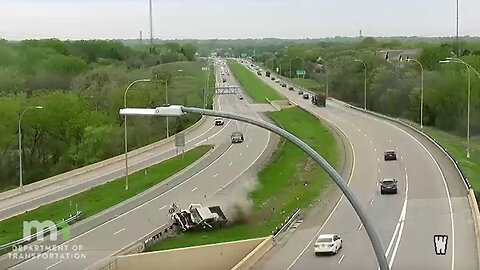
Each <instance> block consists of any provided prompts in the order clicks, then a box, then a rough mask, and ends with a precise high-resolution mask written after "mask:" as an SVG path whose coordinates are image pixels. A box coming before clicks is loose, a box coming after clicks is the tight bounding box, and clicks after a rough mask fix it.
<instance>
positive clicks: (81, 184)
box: [0, 99, 221, 220]
mask: <svg viewBox="0 0 480 270" xmlns="http://www.w3.org/2000/svg"><path fill="white" fill-rule="evenodd" d="M218 100H219V99H218ZM217 104H218V107H219V108H220V107H221V102H220V100H219V101H218V102H217ZM212 126H213V118H211V117H209V118H208V119H206V120H205V122H204V123H202V124H201V125H200V126H199V127H198V128H196V129H194V130H192V131H191V132H188V133H187V135H186V136H187V138H188V137H191V138H193V139H190V140H187V142H186V149H187V150H189V149H192V148H194V145H195V143H197V140H199V139H201V138H203V136H214V135H215V134H213V133H214V132H215V130H212ZM175 155H176V152H175V151H174V144H173V142H172V143H166V144H163V145H160V146H158V147H155V148H153V149H151V150H149V151H147V152H145V153H142V154H139V155H136V156H133V157H130V158H129V161H130V164H129V167H130V166H131V167H132V168H134V169H135V168H138V170H139V169H143V168H145V167H148V166H151V165H153V164H155V163H158V162H160V161H163V160H166V159H169V158H171V157H173V156H175ZM123 170H124V162H123V161H118V162H116V163H114V164H110V165H107V166H104V167H101V168H99V169H96V170H92V171H89V172H86V173H83V174H81V175H78V176H73V177H71V178H69V179H68V180H65V181H62V182H59V183H57V184H52V185H48V186H45V187H42V188H39V189H35V190H33V191H31V192H27V193H23V194H20V195H18V196H14V197H11V198H8V199H5V200H1V201H0V220H3V219H7V218H9V217H12V216H15V215H18V214H21V213H23V212H25V211H28V210H32V209H34V208H37V207H38V206H40V205H44V204H47V203H50V202H53V201H57V200H60V199H62V198H65V197H68V196H71V195H74V194H77V193H80V192H82V191H85V190H87V189H89V188H91V187H94V186H97V185H100V184H103V183H105V182H107V181H110V180H113V179H115V178H117V177H119V176H122V171H123ZM133 172H135V170H131V171H130V173H133Z"/></svg>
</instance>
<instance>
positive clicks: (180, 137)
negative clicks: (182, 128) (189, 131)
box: [175, 133, 185, 147]
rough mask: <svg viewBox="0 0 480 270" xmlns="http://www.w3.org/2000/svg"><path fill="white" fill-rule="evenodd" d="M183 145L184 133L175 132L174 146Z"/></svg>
mask: <svg viewBox="0 0 480 270" xmlns="http://www.w3.org/2000/svg"><path fill="white" fill-rule="evenodd" d="M184 146H185V134H184V133H178V134H175V147H184Z"/></svg>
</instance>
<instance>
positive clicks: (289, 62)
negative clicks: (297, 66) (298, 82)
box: [284, 54, 292, 78]
mask: <svg viewBox="0 0 480 270" xmlns="http://www.w3.org/2000/svg"><path fill="white" fill-rule="evenodd" d="M284 56H286V57H287V58H288V77H289V78H292V59H291V58H290V56H288V55H286V54H285V55H284Z"/></svg>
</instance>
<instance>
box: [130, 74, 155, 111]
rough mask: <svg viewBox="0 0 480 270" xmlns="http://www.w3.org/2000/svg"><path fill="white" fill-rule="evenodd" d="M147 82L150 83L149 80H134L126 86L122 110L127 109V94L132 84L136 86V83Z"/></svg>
mask: <svg viewBox="0 0 480 270" xmlns="http://www.w3.org/2000/svg"><path fill="white" fill-rule="evenodd" d="M149 81H151V80H150V79H139V80H135V81H133V82H131V83H130V84H129V85H128V86H127V89H125V93H124V94H123V108H127V92H128V90H129V89H130V87H132V86H133V85H134V84H136V83H138V82H149Z"/></svg>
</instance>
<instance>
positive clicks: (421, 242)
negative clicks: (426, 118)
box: [254, 76, 478, 270]
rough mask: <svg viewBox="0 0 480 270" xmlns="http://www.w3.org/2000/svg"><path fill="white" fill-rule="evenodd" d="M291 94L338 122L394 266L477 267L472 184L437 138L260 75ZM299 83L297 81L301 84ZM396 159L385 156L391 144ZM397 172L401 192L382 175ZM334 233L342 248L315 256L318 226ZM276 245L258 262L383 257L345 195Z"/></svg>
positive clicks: (341, 264)
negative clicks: (439, 246) (390, 191)
mask: <svg viewBox="0 0 480 270" xmlns="http://www.w3.org/2000/svg"><path fill="white" fill-rule="evenodd" d="M261 79H262V80H264V81H265V82H266V83H267V84H269V85H270V86H272V87H273V88H274V89H276V90H277V91H278V92H280V93H281V94H283V95H284V96H286V97H287V98H288V99H290V100H291V101H293V102H295V103H297V104H298V105H299V106H300V107H302V108H304V109H305V110H307V111H309V112H310V113H312V114H314V115H317V116H319V117H320V118H323V119H324V121H326V122H328V123H330V124H331V125H334V126H336V127H337V128H339V129H340V130H341V131H342V132H344V134H345V135H346V137H347V138H348V139H349V140H350V141H351V143H352V147H353V153H354V162H353V170H352V173H351V177H350V178H349V179H347V180H348V181H349V187H350V188H351V189H353V190H354V192H355V194H356V195H357V196H358V198H359V200H360V201H361V203H362V206H363V208H364V209H366V210H367V212H368V214H369V216H370V218H371V219H372V220H373V222H374V224H375V226H376V230H377V232H378V234H379V235H380V238H381V241H382V244H383V247H384V249H385V250H386V256H387V260H388V262H389V265H390V266H391V268H392V269H478V262H477V258H478V257H477V252H478V251H477V249H476V238H475V233H474V226H473V219H472V215H471V210H470V207H469V203H468V199H467V190H466V188H465V186H464V183H463V181H462V179H461V178H460V176H459V175H458V173H457V171H456V170H455V168H454V167H453V165H452V164H451V163H450V162H449V161H448V159H447V158H446V157H445V156H444V155H443V154H442V153H441V152H440V151H439V150H438V149H437V148H435V146H434V145H433V144H431V143H430V142H429V141H428V140H426V139H425V138H424V137H422V136H421V135H419V134H417V133H415V132H414V131H412V130H410V129H408V128H406V127H403V126H401V125H398V124H393V123H390V122H388V121H385V120H383V119H380V118H377V117H374V116H371V115H369V114H366V113H364V112H360V111H357V110H354V109H351V108H349V107H348V106H346V105H345V104H343V103H341V102H338V101H335V100H328V102H327V107H326V108H320V107H317V106H314V105H312V104H311V102H310V100H309V99H303V97H302V96H301V95H298V93H297V91H289V90H288V87H287V88H285V87H281V86H280V85H279V84H278V83H275V82H273V81H271V80H270V78H266V77H265V76H261ZM295 88H296V87H295ZM390 149H392V150H395V151H396V152H397V155H398V160H397V161H388V162H386V161H384V151H385V150H390ZM383 178H395V179H397V181H398V184H399V186H398V190H399V191H398V194H396V195H381V194H380V191H379V188H378V181H379V180H381V179H383ZM328 233H335V234H339V235H340V236H341V237H342V238H343V248H342V249H340V251H339V252H338V254H337V255H335V256H319V257H317V256H315V255H314V242H315V240H316V238H317V237H318V235H319V234H328ZM434 235H447V236H448V237H449V238H448V246H447V254H446V255H436V253H435V250H434ZM281 243H282V244H280V245H278V246H277V247H275V248H273V249H272V250H271V251H270V252H269V253H268V254H267V255H266V256H265V257H264V258H263V259H262V260H260V261H259V262H258V263H257V264H256V265H255V267H254V269H272V270H273V269H376V268H377V267H378V266H377V261H376V258H375V256H374V252H373V248H372V246H371V244H370V241H369V239H368V237H367V235H366V233H365V230H364V228H363V225H362V224H361V223H360V221H359V219H358V217H357V215H356V214H355V212H354V211H353V209H352V207H351V206H350V204H349V203H348V201H347V200H346V199H345V198H344V197H342V198H341V199H340V200H339V201H338V203H337V205H335V207H334V209H333V211H332V212H331V213H330V215H328V216H327V217H326V219H320V218H319V217H317V216H315V215H314V216H308V217H307V218H305V220H304V221H303V223H302V224H301V225H300V226H299V227H298V228H297V229H296V230H295V231H294V232H293V233H292V234H291V236H290V237H289V238H288V241H283V242H281Z"/></svg>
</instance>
